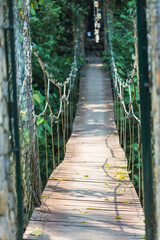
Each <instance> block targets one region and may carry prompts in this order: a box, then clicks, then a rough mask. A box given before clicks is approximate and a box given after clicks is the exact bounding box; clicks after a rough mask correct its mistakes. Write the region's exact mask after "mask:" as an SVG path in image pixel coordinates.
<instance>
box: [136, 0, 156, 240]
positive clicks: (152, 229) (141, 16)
mask: <svg viewBox="0 0 160 240" xmlns="http://www.w3.org/2000/svg"><path fill="white" fill-rule="evenodd" d="M136 2H137V28H138V56H139V57H138V58H139V59H138V61H139V86H140V104H141V124H142V126H141V138H142V152H143V189H144V212H145V224H146V239H147V240H151V239H152V240H154V239H155V238H156V221H155V206H154V194H153V173H152V150H151V115H150V113H151V94H150V84H149V77H148V45H147V24H146V0H136Z"/></svg>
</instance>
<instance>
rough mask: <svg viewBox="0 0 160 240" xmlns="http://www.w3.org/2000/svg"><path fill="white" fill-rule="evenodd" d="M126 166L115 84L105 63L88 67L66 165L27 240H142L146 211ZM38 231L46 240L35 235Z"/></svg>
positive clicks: (54, 178) (36, 213) (55, 176)
mask: <svg viewBox="0 0 160 240" xmlns="http://www.w3.org/2000/svg"><path fill="white" fill-rule="evenodd" d="M126 165H127V161H126V158H125V155H124V152H123V150H122V148H121V147H120V145H119V138H118V134H117V130H116V126H115V122H114V113H113V100H112V90H111V83H110V79H109V77H108V76H107V75H106V73H104V71H103V70H102V64H101V63H100V62H99V63H96V62H95V63H94V62H93V63H90V64H87V65H86V68H85V77H84V78H82V79H81V83H80V101H79V104H78V110H77V114H76V118H75V122H74V126H73V133H72V136H71V138H70V139H69V141H68V143H67V152H66V156H65V159H64V161H63V162H62V163H61V164H60V165H59V166H58V167H57V168H56V169H55V171H54V172H53V173H52V175H51V176H50V179H49V181H48V184H47V186H46V188H45V190H44V192H43V195H44V196H43V197H42V206H41V207H40V208H37V209H36V210H35V211H34V213H33V215H32V218H31V221H30V224H29V226H28V227H27V230H26V233H25V234H24V239H28V240H31V239H39V240H41V239H45V240H87V239H89V240H94V239H95V240H105V239H107V240H117V239H118V240H126V239H128V240H132V239H141V238H142V236H143V235H144V217H143V210H142V208H141V205H140V202H139V199H138V196H137V194H136V191H135V189H134V187H133V185H132V183H131V182H130V179H129V177H128V173H127V168H126ZM37 226H39V228H40V229H41V230H42V231H43V233H44V235H43V236H32V235H31V234H30V233H31V232H32V231H33V230H34V229H36V227H37Z"/></svg>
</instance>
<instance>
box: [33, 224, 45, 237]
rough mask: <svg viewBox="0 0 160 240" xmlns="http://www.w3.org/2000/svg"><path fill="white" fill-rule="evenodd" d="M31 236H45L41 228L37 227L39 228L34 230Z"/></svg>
mask: <svg viewBox="0 0 160 240" xmlns="http://www.w3.org/2000/svg"><path fill="white" fill-rule="evenodd" d="M30 235H33V236H42V235H44V234H43V231H42V230H41V229H40V228H39V226H37V228H36V229H35V230H33V231H32V232H31V233H30Z"/></svg>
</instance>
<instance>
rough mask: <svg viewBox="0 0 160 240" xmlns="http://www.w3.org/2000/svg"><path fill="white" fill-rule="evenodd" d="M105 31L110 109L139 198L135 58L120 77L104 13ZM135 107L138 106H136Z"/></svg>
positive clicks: (140, 189) (108, 24)
mask: <svg viewBox="0 0 160 240" xmlns="http://www.w3.org/2000/svg"><path fill="white" fill-rule="evenodd" d="M107 30H108V31H107V32H108V43H109V54H110V67H111V77H112V81H113V95H114V110H115V120H116V124H117V129H118V131H119V137H120V143H121V145H122V147H123V149H124V152H125V154H126V157H127V159H128V172H129V174H130V177H131V180H132V182H133V184H134V185H135V188H136V190H137V193H138V195H139V198H140V199H141V200H142V199H143V196H142V183H143V179H142V151H141V137H140V130H141V120H140V117H139V109H138V111H137V109H136V110H135V105H137V106H139V103H138V102H137V95H138V96H139V92H138V89H139V85H138V80H137V79H136V80H135V78H136V71H137V61H136V57H135V56H133V57H132V58H133V60H134V64H133V69H132V71H131V73H130V74H129V77H128V78H127V79H122V78H121V77H120V75H119V73H118V69H117V67H116V63H115V57H114V50H113V44H112V40H111V34H112V29H111V27H110V15H109V13H108V14H107ZM138 108H139V107H138Z"/></svg>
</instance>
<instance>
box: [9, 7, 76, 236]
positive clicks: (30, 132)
mask: <svg viewBox="0 0 160 240" xmlns="http://www.w3.org/2000/svg"><path fill="white" fill-rule="evenodd" d="M7 9H8V8H7V6H6V11H5V12H6V13H5V15H6V16H5V50H6V65H7V80H8V109H9V125H10V136H9V139H10V169H11V185H12V189H13V191H14V199H15V202H16V203H17V202H22V207H16V208H15V215H16V222H17V232H18V229H19V231H20V232H21V234H20V235H22V233H23V231H24V229H25V227H26V226H27V224H28V221H29V219H30V217H31V214H32V212H33V210H34V207H35V206H39V205H40V196H41V193H42V190H43V187H44V186H45V184H46V182H47V180H48V178H49V175H50V173H51V172H52V170H53V169H54V168H55V167H56V166H57V165H58V164H59V163H60V162H61V161H62V160H63V157H64V154H65V149H66V142H67V140H68V138H69V136H70V134H71V131H72V124H73V120H74V115H75V112H76V103H77V101H78V79H79V75H78V74H79V72H78V61H79V41H78V36H79V30H78V23H77V34H76V44H75V52H74V60H73V63H72V66H71V70H70V73H69V76H68V78H67V79H66V80H64V82H62V83H61V82H58V81H57V80H55V79H54V78H53V77H52V76H51V75H50V74H49V73H48V71H47V70H46V67H45V66H46V65H45V64H43V62H42V61H41V59H40V57H39V54H38V51H37V48H36V47H34V44H32V43H31V42H30V36H29V15H30V8H29V5H27V4H26V6H25V7H24V9H23V18H22V16H20V15H19V9H18V7H17V5H16V4H15V6H14V8H12V7H11V9H12V11H13V10H15V12H16V13H17V14H15V22H14V24H15V27H14V28H15V43H14V42H13V41H11V40H10V39H11V33H12V27H13V26H12V25H11V26H10V25H9V20H10V17H9V16H8V10H7ZM26 26H28V28H27V27H26ZM11 44H12V46H13V45H15V49H16V52H15V53H14V61H13V59H12V58H11V57H13V56H11V55H13V54H11V46H10V45H11ZM31 45H33V46H31ZM31 48H32V49H33V53H34V55H35V56H36V58H37V61H38V62H39V65H40V67H41V69H42V73H43V78H44V85H43V92H42V93H41V95H45V96H44V97H43V99H42V100H43V101H42V102H41V101H40V100H41V99H39V98H38V96H36V94H35V93H34V92H33V82H32V68H31V59H30V50H31ZM12 62H14V64H15V65H16V68H15V69H16V78H15V82H14V83H15V89H16V90H17V95H16V99H17V100H16V101H17V106H18V109H17V111H16V112H15V111H14V109H15V108H14V104H13V102H14V101H13V100H14V99H13V98H14V93H13V89H14V86H13V82H12V75H13V67H12ZM44 90H45V91H44ZM44 93H45V94H44ZM34 96H35V98H37V100H38V102H40V104H41V108H39V109H40V112H37V111H36V114H35V108H36V105H35V104H36V103H35V102H36V101H34V103H33V98H34ZM53 96H54V97H53ZM44 99H45V100H44ZM41 109H42V110H41ZM15 115H16V117H17V118H18V121H19V129H18V130H19V131H18V130H17V132H16V131H15V129H14V125H15V122H16V119H15ZM18 135H19V136H18ZM16 138H18V139H19V143H20V148H19V147H18V148H17V147H16V145H15V139H16ZM17 152H18V153H19V155H20V158H19V162H18V163H17V164H16V155H17ZM39 163H40V164H39ZM16 165H17V166H19V168H20V169H19V172H20V174H19V178H20V175H21V178H20V180H17V179H18V178H17V173H16ZM40 173H41V176H40ZM16 182H17V184H16ZM41 183H42V184H41ZM16 185H17V186H19V188H20V189H21V192H22V196H20V195H21V194H19V192H18V191H17V189H16ZM42 186H43V187H42ZM22 215H23V217H22ZM18 216H20V217H18ZM18 218H19V221H18Z"/></svg>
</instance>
